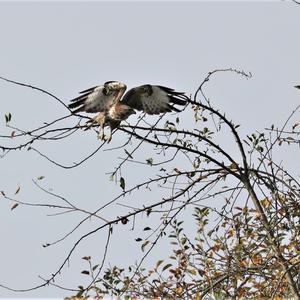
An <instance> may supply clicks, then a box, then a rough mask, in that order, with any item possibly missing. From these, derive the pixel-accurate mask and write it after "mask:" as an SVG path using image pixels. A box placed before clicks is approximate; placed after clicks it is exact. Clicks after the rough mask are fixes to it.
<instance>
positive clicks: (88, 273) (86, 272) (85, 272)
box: [81, 270, 90, 275]
mask: <svg viewBox="0 0 300 300" xmlns="http://www.w3.org/2000/svg"><path fill="white" fill-rule="evenodd" d="M81 274H84V275H90V272H89V271H87V270H84V271H82V272H81Z"/></svg>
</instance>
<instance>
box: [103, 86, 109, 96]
mask: <svg viewBox="0 0 300 300" xmlns="http://www.w3.org/2000/svg"><path fill="white" fill-rule="evenodd" d="M102 93H103V94H104V95H105V96H107V94H108V89H107V88H103V90H102Z"/></svg>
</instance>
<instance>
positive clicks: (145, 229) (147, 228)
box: [143, 227, 151, 231]
mask: <svg viewBox="0 0 300 300" xmlns="http://www.w3.org/2000/svg"><path fill="white" fill-rule="evenodd" d="M143 230H144V231H147V230H151V228H150V227H145V228H144V229H143Z"/></svg>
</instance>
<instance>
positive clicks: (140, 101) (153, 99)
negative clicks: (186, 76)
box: [121, 84, 187, 115]
mask: <svg viewBox="0 0 300 300" xmlns="http://www.w3.org/2000/svg"><path fill="white" fill-rule="evenodd" d="M186 99H187V96H185V95H184V93H181V92H176V91H175V90H173V89H171V88H168V87H165V86H160V85H150V84H146V85H142V86H138V87H135V88H133V89H131V90H129V91H128V92H127V93H126V94H125V95H124V97H123V99H122V101H121V103H124V104H127V105H128V106H130V107H132V108H134V109H137V110H142V111H144V112H145V113H147V114H150V115H157V114H160V113H164V112H171V111H177V112H179V111H180V110H179V109H178V108H176V107H175V106H174V105H185V104H186Z"/></svg>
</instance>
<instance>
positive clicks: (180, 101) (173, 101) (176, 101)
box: [170, 96, 186, 105]
mask: <svg viewBox="0 0 300 300" xmlns="http://www.w3.org/2000/svg"><path fill="white" fill-rule="evenodd" d="M170 102H171V103H174V104H177V105H186V101H185V100H182V99H179V98H177V97H172V96H171V97H170Z"/></svg>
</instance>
